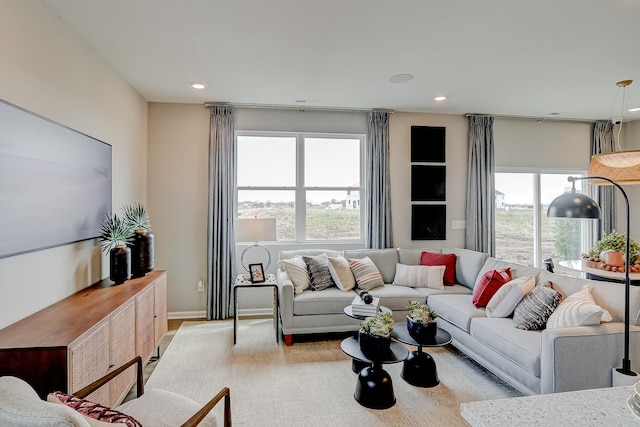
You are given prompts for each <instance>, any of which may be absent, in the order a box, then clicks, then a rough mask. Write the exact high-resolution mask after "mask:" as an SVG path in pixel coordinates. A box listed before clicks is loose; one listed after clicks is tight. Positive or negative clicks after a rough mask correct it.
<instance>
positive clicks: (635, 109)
mask: <svg viewBox="0 0 640 427" xmlns="http://www.w3.org/2000/svg"><path fill="white" fill-rule="evenodd" d="M636 111H640V107H637V108H630V109H629V112H630V113H635V112H636Z"/></svg>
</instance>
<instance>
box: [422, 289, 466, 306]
mask: <svg viewBox="0 0 640 427" xmlns="http://www.w3.org/2000/svg"><path fill="white" fill-rule="evenodd" d="M414 289H415V290H416V291H418V292H420V293H421V294H422V295H424V296H425V297H427V304H428V303H429V297H430V296H431V295H449V294H451V295H453V294H461V295H470V294H471V289H469V288H467V287H466V286H462V285H453V286H443V287H442V289H431V288H414Z"/></svg>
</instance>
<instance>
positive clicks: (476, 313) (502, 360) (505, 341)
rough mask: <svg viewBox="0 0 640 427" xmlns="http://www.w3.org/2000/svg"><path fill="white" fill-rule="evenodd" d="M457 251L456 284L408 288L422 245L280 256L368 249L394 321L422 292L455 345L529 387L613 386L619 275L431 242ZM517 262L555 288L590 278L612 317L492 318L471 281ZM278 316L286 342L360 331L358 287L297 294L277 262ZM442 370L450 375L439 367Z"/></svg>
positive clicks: (618, 343) (638, 349) (634, 311)
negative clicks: (537, 322) (589, 322)
mask: <svg viewBox="0 0 640 427" xmlns="http://www.w3.org/2000/svg"><path fill="white" fill-rule="evenodd" d="M429 251H432V252H442V253H444V254H449V253H453V254H456V255H457V262H456V282H457V283H456V284H455V285H454V286H445V287H444V290H439V289H430V288H410V287H405V286H397V285H393V284H391V283H392V282H393V279H394V276H395V269H396V264H397V263H400V264H408V265H418V264H420V256H421V254H422V250H415V249H402V248H399V249H363V250H348V251H343V252H338V251H331V250H300V251H282V252H281V253H280V259H288V258H293V257H294V256H296V255H311V256H313V255H319V254H321V253H326V254H327V255H329V256H338V255H343V256H344V257H345V258H347V259H358V258H364V257H365V256H368V257H369V258H371V260H372V261H373V262H374V263H375V264H376V266H377V267H378V270H379V271H380V273H381V275H382V278H383V279H384V282H385V285H384V286H383V287H379V288H376V289H373V290H371V291H370V293H371V294H372V295H373V296H374V297H379V298H380V300H381V305H384V306H385V307H388V308H390V309H391V310H393V317H394V320H395V321H396V322H405V316H406V314H407V311H406V308H405V306H406V304H407V301H408V300H410V299H411V300H418V301H421V302H424V301H426V303H427V304H428V305H429V306H430V307H431V308H432V309H434V310H435V311H436V312H437V313H438V315H439V316H440V318H439V319H438V325H439V327H440V328H442V329H445V330H447V331H448V332H449V333H450V334H451V335H452V337H453V345H454V346H455V347H457V348H458V349H459V350H461V351H462V352H464V353H466V354H467V355H468V356H470V357H471V358H473V359H474V360H475V361H477V362H478V363H480V364H481V365H483V366H485V367H486V368H487V369H489V370H490V371H492V372H493V373H495V374H496V375H497V376H499V377H500V378H502V379H503V380H505V381H506V382H507V383H509V384H511V385H512V386H513V387H515V388H516V389H518V390H520V391H521V392H523V393H524V394H540V393H557V392H563V391H572V390H582V389H590V388H601V387H609V386H611V370H612V369H613V368H615V367H619V366H621V360H622V354H623V331H624V324H623V319H624V286H622V285H621V284H618V283H611V282H600V281H593V280H586V279H577V278H572V277H568V276H562V275H558V274H553V273H549V272H548V271H546V270H541V269H537V268H532V267H526V266H522V265H518V264H513V263H508V262H504V261H500V260H497V259H495V258H492V257H488V256H487V255H486V254H483V253H479V252H475V251H470V250H466V249H458V248H443V249H442V250H441V251H440V250H429ZM506 267H510V268H511V274H512V277H513V278H517V277H521V276H528V275H532V276H535V277H536V278H537V281H538V283H544V282H547V281H549V282H551V283H552V285H553V289H555V290H557V291H558V292H560V293H561V294H562V295H563V296H565V297H566V296H568V295H570V294H573V293H575V292H578V291H580V290H581V289H582V287H583V285H585V284H588V285H590V286H591V287H592V291H591V292H592V295H593V297H594V299H595V302H596V303H597V304H598V305H600V306H601V307H603V308H605V309H606V310H607V311H608V312H609V313H610V314H611V316H612V317H613V321H611V322H608V323H602V324H600V325H597V326H580V327H571V328H561V329H544V330H542V331H527V330H521V329H517V328H516V327H514V324H513V320H512V319H511V318H490V317H487V316H486V314H485V309H484V308H482V309H477V308H475V307H474V306H473V304H472V293H473V289H474V287H475V286H476V284H477V283H478V281H479V280H480V278H481V277H482V275H483V274H484V273H485V272H486V271H489V270H494V269H501V268H506ZM276 277H277V282H278V288H279V293H280V295H279V296H280V316H281V321H282V332H283V334H284V336H285V343H287V345H291V343H292V339H293V335H296V334H311V333H324V332H345V331H356V330H357V329H358V328H359V321H358V320H356V319H353V318H350V317H348V316H346V315H345V314H344V312H343V310H344V308H345V307H346V306H348V305H349V304H351V301H352V300H353V298H354V296H355V295H356V294H355V292H353V291H350V292H343V291H341V290H339V289H338V288H335V287H334V288H329V289H325V290H323V291H317V292H314V291H305V292H303V293H301V294H298V295H294V288H293V285H292V283H291V280H290V279H289V277H288V276H287V274H286V273H285V272H284V271H283V270H281V269H278V271H277V275H276ZM630 313H631V324H632V326H631V348H630V354H631V363H632V368H634V369H635V370H636V371H638V370H639V368H640V326H638V325H640V287H637V286H632V287H631V304H630ZM441 375H442V376H444V375H446V373H445V372H441Z"/></svg>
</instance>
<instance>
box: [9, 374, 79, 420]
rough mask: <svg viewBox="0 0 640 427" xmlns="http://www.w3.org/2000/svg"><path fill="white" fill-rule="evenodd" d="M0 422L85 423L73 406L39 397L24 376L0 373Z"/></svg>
mask: <svg viewBox="0 0 640 427" xmlns="http://www.w3.org/2000/svg"><path fill="white" fill-rule="evenodd" d="M0 426H12V427H34V426H68V427H89V423H88V422H87V421H86V420H85V419H84V417H83V416H82V415H80V414H79V413H77V412H76V411H74V410H73V409H71V408H69V407H67V406H64V405H60V404H56V403H51V402H45V401H44V400H41V399H40V397H39V396H38V394H37V393H36V392H35V390H34V389H33V388H32V387H31V386H30V385H29V384H27V383H26V382H25V381H24V380H22V379H20V378H17V377H12V376H10V375H5V376H0Z"/></svg>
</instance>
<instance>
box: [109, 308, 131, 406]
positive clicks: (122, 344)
mask: <svg viewBox="0 0 640 427" xmlns="http://www.w3.org/2000/svg"><path fill="white" fill-rule="evenodd" d="M135 321H136V305H135V303H134V301H133V300H131V301H130V302H129V303H127V304H126V305H124V306H123V307H122V309H121V310H119V311H117V312H116V313H114V314H113V316H111V318H110V320H109V323H110V332H111V337H110V340H109V355H110V364H109V368H110V370H114V369H117V368H118V367H120V366H122V365H124V364H125V363H127V362H128V361H130V360H131V359H133V358H134V357H136V333H135V328H134V326H133V325H134V324H135ZM135 380H136V367H135V366H132V367H130V368H129V369H127V370H126V371H125V372H123V373H121V374H120V375H118V376H117V377H116V378H114V379H113V380H111V381H110V383H109V384H111V400H112V401H111V407H114V406H117V405H118V404H120V402H122V400H123V399H124V398H125V397H126V395H127V393H128V392H129V389H130V388H131V385H132V384H133V383H134V382H135Z"/></svg>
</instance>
